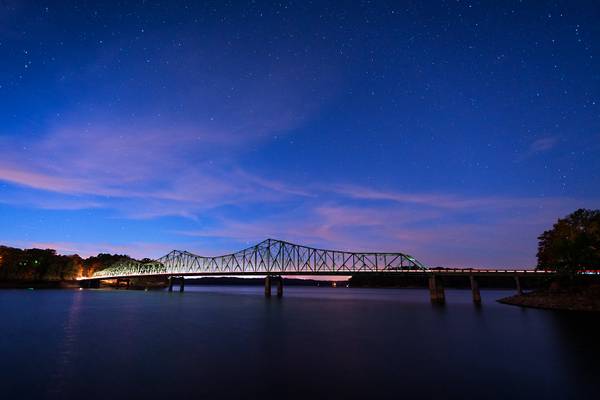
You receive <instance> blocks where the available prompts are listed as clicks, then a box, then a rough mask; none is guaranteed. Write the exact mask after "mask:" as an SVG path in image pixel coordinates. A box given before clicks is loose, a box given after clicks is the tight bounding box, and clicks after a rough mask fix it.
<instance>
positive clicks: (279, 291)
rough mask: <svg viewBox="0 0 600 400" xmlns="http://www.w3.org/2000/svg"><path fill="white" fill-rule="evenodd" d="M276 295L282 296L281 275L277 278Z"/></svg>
mask: <svg viewBox="0 0 600 400" xmlns="http://www.w3.org/2000/svg"><path fill="white" fill-rule="evenodd" d="M277 297H283V276H279V277H278V278H277Z"/></svg>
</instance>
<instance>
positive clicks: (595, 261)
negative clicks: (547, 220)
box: [537, 209, 600, 275]
mask: <svg viewBox="0 0 600 400" xmlns="http://www.w3.org/2000/svg"><path fill="white" fill-rule="evenodd" d="M538 239H539V244H538V253H537V259H538V268H541V269H555V270H557V271H558V272H560V273H563V274H566V275H573V274H574V273H575V272H576V271H577V270H580V269H586V268H587V269H590V268H600V210H585V209H579V210H577V211H575V212H574V213H572V214H569V215H567V216H566V217H565V218H561V219H559V220H558V222H557V223H555V224H554V226H553V227H552V229H550V230H548V231H545V232H544V233H543V234H542V235H541V236H540V237H539V238H538Z"/></svg>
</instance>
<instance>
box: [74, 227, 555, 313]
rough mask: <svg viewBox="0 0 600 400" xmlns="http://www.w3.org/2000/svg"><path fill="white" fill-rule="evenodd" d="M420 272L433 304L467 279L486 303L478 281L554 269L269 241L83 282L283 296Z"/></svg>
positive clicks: (131, 264) (119, 267)
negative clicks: (191, 285) (231, 288)
mask: <svg viewBox="0 0 600 400" xmlns="http://www.w3.org/2000/svg"><path fill="white" fill-rule="evenodd" d="M382 273H384V274H404V275H407V274H414V275H426V276H428V278H429V291H430V295H431V300H432V302H436V303H443V302H444V301H445V295H444V288H443V285H442V279H441V278H442V277H443V276H465V277H468V278H469V279H470V284H471V289H472V292H473V301H474V302H476V303H479V302H481V296H480V294H479V286H478V283H477V277H480V276H504V277H506V276H509V277H514V280H515V283H516V287H517V291H518V292H519V293H520V292H521V285H520V281H519V277H522V276H525V275H538V276H539V275H550V274H554V271H539V270H489V269H488V270H485V269H472V268H465V269H441V268H429V267H427V266H425V265H424V264H422V263H420V262H419V261H417V260H416V259H415V258H414V257H412V256H410V255H408V254H404V253H373V252H351V251H338V250H324V249H317V248H313V247H308V246H302V245H297V244H293V243H289V242H286V241H283V240H275V239H266V240H264V241H262V242H260V243H259V244H257V245H255V246H252V247H248V248H246V249H243V250H240V251H238V252H236V253H232V254H226V255H222V256H215V257H207V256H199V255H196V254H192V253H190V252H187V251H179V250H173V251H172V252H170V253H169V254H167V255H165V256H163V257H161V258H158V259H156V260H154V261H152V262H148V263H141V262H138V261H135V260H124V261H121V262H118V263H116V264H114V265H112V266H110V267H109V268H106V269H103V270H101V271H97V272H95V273H94V274H93V275H92V276H90V277H84V278H81V281H82V284H83V285H84V286H88V287H97V286H98V285H99V282H100V281H101V280H116V282H117V284H118V283H119V282H123V281H124V282H126V283H127V285H129V280H130V279H131V278H143V277H166V278H168V279H169V291H172V290H173V283H174V281H178V282H179V286H180V289H179V290H180V291H181V292H183V290H184V277H186V276H232V275H233V276H264V277H265V295H266V296H267V297H270V296H271V283H272V282H273V281H274V282H276V284H277V295H278V296H279V297H281V296H282V295H283V278H282V276H293V275H301V276H324V275H326V276H331V275H345V276H348V275H355V274H382Z"/></svg>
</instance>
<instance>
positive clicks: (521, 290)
mask: <svg viewBox="0 0 600 400" xmlns="http://www.w3.org/2000/svg"><path fill="white" fill-rule="evenodd" d="M515 284H516V285H517V294H523V288H521V280H520V279H519V275H515Z"/></svg>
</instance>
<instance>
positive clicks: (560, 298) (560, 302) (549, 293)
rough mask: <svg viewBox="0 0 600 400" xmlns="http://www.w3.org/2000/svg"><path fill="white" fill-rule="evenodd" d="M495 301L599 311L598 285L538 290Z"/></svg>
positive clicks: (528, 306)
mask: <svg viewBox="0 0 600 400" xmlns="http://www.w3.org/2000/svg"><path fill="white" fill-rule="evenodd" d="M497 301H498V302H499V303H502V304H506V305H511V306H518V307H525V308H537V309H542V310H556V311H584V312H600V286H598V285H594V286H589V287H574V288H568V289H562V290H550V289H545V290H538V291H534V292H530V293H524V294H518V295H514V296H509V297H505V298H502V299H499V300H497Z"/></svg>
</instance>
